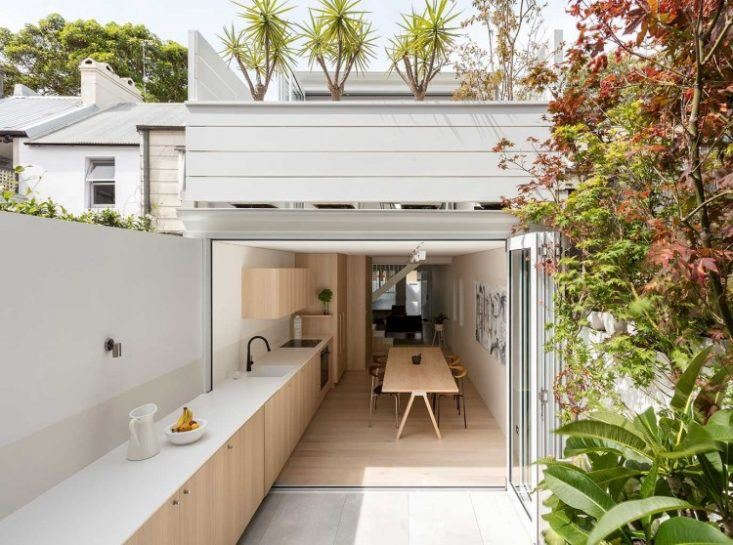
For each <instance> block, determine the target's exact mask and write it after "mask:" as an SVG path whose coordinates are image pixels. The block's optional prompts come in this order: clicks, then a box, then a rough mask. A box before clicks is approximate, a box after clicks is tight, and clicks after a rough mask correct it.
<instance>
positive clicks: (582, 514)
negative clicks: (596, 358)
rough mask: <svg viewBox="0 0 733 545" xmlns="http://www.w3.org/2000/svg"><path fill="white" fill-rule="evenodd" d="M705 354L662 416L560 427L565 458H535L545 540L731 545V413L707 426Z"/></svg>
mask: <svg viewBox="0 0 733 545" xmlns="http://www.w3.org/2000/svg"><path fill="white" fill-rule="evenodd" d="M709 352H710V350H709V349H706V350H703V351H702V352H700V353H698V354H697V355H696V356H695V357H694V358H692V359H691V360H690V361H689V362H688V365H687V368H686V370H685V371H684V373H683V374H682V376H681V377H680V380H679V382H678V384H677V387H676V389H675V393H674V396H673V398H672V401H671V402H670V405H669V407H668V408H667V409H665V410H662V411H659V413H658V414H657V413H656V412H655V411H654V410H653V409H651V408H650V409H648V410H646V411H645V412H643V413H642V414H639V415H636V416H635V417H633V418H626V417H624V416H623V415H620V414H618V413H615V412H614V413H610V412H606V413H604V412H598V413H594V414H593V415H592V416H591V417H589V418H585V419H582V420H577V421H574V422H570V423H568V424H566V425H564V426H563V427H561V428H559V429H558V430H557V433H559V434H561V435H564V436H566V437H567V438H568V439H567V442H566V447H565V456H566V458H567V459H566V460H555V459H550V458H548V459H544V460H540V463H541V464H542V465H544V466H545V468H546V469H545V472H544V480H543V481H542V483H541V484H540V488H541V489H544V490H548V491H550V492H551V493H552V495H551V496H550V497H549V499H548V500H547V501H546V505H547V506H548V507H550V509H551V510H550V512H549V513H548V514H547V515H545V516H544V518H545V520H546V521H547V522H548V523H549V526H550V528H551V529H550V530H549V531H548V532H547V534H546V539H547V541H548V543H563V544H570V545H597V544H598V543H601V542H605V543H613V544H628V545H632V544H634V545H642V544H648V545H652V544H653V545H674V544H685V543H686V544H693V543H695V544H715V543H727V544H729V545H730V544H733V540H731V539H729V537H726V535H727V536H731V535H733V492H732V491H731V489H730V485H731V470H732V469H733V410H730V409H728V410H721V411H718V412H716V413H714V414H713V415H712V416H711V417H710V418H709V419H706V416H705V415H704V414H703V413H701V412H700V411H699V410H698V407H699V404H698V397H699V395H698V396H695V395H694V394H693V392H694V391H695V390H696V389H697V388H696V382H697V380H698V378H700V377H701V376H702V375H703V374H704V373H701V370H702V369H703V368H704V365H705V364H706V362H707V360H708V357H709Z"/></svg>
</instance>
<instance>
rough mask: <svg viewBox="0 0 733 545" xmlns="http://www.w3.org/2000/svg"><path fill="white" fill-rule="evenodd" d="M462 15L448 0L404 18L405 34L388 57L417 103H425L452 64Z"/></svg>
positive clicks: (429, 0) (429, 2)
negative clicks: (435, 82) (457, 24)
mask: <svg viewBox="0 0 733 545" xmlns="http://www.w3.org/2000/svg"><path fill="white" fill-rule="evenodd" d="M458 15H459V13H456V12H454V11H453V6H452V5H451V4H450V2H449V1H448V0H425V10H424V11H423V12H422V13H417V12H415V11H412V12H410V13H408V14H403V15H402V23H401V24H400V27H401V29H402V30H401V32H400V33H399V34H397V35H396V36H395V37H394V38H393V39H392V40H391V41H390V45H389V47H388V48H387V55H388V56H389V59H390V61H391V69H393V70H395V71H396V72H397V73H398V74H399V75H400V77H401V78H402V80H403V81H404V82H405V83H406V84H407V86H408V87H409V88H410V90H411V91H412V94H413V95H415V99H417V100H424V99H425V94H426V93H427V90H428V86H429V85H430V82H431V81H432V80H433V78H435V76H437V75H438V73H439V72H440V70H441V69H442V68H443V67H444V66H445V65H446V64H447V63H448V62H449V60H450V52H451V50H452V48H453V44H454V42H455V40H456V37H457V36H458V27H455V26H451V25H452V24H453V22H454V20H455V19H456V17H458Z"/></svg>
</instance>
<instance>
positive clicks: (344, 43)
mask: <svg viewBox="0 0 733 545" xmlns="http://www.w3.org/2000/svg"><path fill="white" fill-rule="evenodd" d="M359 4H361V0H319V7H316V8H310V10H309V14H308V15H309V20H308V21H307V22H306V23H305V24H304V25H300V28H301V33H300V38H301V39H302V40H303V45H302V48H301V54H306V55H308V61H309V63H310V66H311V67H313V65H315V64H318V66H320V67H321V70H323V74H324V76H325V78H326V83H327V85H328V90H329V92H330V93H331V98H332V99H333V100H340V99H341V95H343V93H344V89H345V87H346V80H347V79H348V77H349V75H350V74H351V73H352V71H356V72H361V71H364V70H366V68H367V66H368V64H369V61H370V60H371V59H372V58H373V57H374V47H375V44H374V40H375V34H374V32H373V31H372V25H371V23H369V22H368V21H367V20H366V18H365V15H366V12H365V11H362V10H360V9H359Z"/></svg>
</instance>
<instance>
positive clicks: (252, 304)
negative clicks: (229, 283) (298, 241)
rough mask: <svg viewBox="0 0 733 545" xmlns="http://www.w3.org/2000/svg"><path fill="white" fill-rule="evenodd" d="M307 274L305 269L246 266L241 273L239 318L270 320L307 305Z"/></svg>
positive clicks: (309, 279)
mask: <svg viewBox="0 0 733 545" xmlns="http://www.w3.org/2000/svg"><path fill="white" fill-rule="evenodd" d="M312 291H313V288H312V284H311V273H310V271H309V270H308V269H306V268H277V269H274V268H272V269H270V268H249V269H244V271H243V272H242V317H243V318H260V319H274V318H282V317H283V316H288V315H289V314H292V313H293V312H297V311H299V310H303V309H304V308H306V307H307V306H308V302H309V300H310V299H309V298H310V296H311V292H312Z"/></svg>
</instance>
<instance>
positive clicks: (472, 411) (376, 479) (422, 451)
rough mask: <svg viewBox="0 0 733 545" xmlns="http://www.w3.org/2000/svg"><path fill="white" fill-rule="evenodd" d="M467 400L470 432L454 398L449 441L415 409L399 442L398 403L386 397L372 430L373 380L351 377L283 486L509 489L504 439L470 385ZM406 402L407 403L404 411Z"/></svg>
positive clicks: (444, 428)
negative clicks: (505, 484)
mask: <svg viewBox="0 0 733 545" xmlns="http://www.w3.org/2000/svg"><path fill="white" fill-rule="evenodd" d="M466 394H467V396H466V405H467V406H468V429H464V427H463V415H460V416H459V415H458V413H457V411H456V406H455V402H454V400H453V398H448V397H443V398H442V401H441V411H440V412H441V414H440V418H441V420H440V429H441V433H442V434H443V439H442V440H439V439H438V438H437V437H436V436H435V432H434V431H433V429H432V426H431V424H430V420H429V418H428V415H427V412H426V409H425V406H424V404H422V403H417V402H416V403H415V404H414V406H413V409H412V412H411V413H410V417H409V419H408V421H407V424H406V425H405V431H404V433H403V436H402V438H401V439H400V440H399V441H396V440H395V432H396V429H395V420H394V401H393V398H392V397H391V396H386V395H385V396H381V398H380V399H379V402H378V406H377V411H376V414H375V416H374V421H373V425H372V427H371V428H370V427H368V419H369V382H368V377H367V374H366V372H361V371H347V372H346V373H345V374H344V378H343V379H342V380H341V382H340V383H339V384H338V385H337V386H336V387H335V388H334V389H332V390H331V391H330V392H329V393H328V395H327V396H326V398H325V399H324V401H323V404H322V405H321V408H320V409H319V410H318V412H317V413H316V415H315V417H314V418H313V420H312V421H311V423H310V426H308V429H307V430H306V432H305V434H304V435H303V437H302V439H301V440H300V443H298V445H297V447H296V448H295V450H294V451H293V454H292V455H291V457H290V459H289V460H288V462H287V464H286V465H285V467H284V468H283V471H282V473H280V476H279V477H278V479H277V482H276V485H280V486H474V487H475V486H504V475H505V457H506V452H505V447H504V437H503V435H502V433H501V430H500V429H499V427H498V425H497V423H496V421H495V420H494V418H493V417H492V416H491V413H490V412H489V410H488V409H487V408H486V405H485V404H484V403H483V401H482V400H481V398H480V397H479V395H478V392H476V389H475V388H474V387H473V385H472V384H470V383H466ZM407 398H408V396H406V395H403V396H402V399H401V407H402V409H404V407H405V405H406V403H407ZM418 401H420V400H418Z"/></svg>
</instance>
